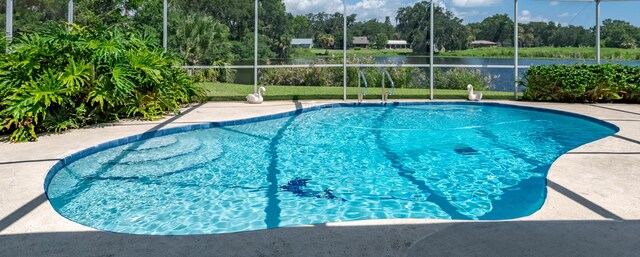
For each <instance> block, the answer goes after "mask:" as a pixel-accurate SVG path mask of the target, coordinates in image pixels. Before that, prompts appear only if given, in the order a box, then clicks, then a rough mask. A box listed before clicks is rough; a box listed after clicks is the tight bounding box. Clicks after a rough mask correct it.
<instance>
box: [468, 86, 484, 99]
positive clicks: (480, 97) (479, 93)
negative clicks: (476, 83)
mask: <svg viewBox="0 0 640 257" xmlns="http://www.w3.org/2000/svg"><path fill="white" fill-rule="evenodd" d="M467 91H469V101H480V100H482V92H478V93H477V94H474V93H473V86H472V85H467Z"/></svg>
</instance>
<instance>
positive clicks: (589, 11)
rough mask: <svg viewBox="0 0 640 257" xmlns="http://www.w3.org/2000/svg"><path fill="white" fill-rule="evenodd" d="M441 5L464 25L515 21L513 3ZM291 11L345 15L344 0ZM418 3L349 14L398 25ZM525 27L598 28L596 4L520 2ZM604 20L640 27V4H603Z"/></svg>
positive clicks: (372, 0) (290, 3) (393, 0)
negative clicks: (403, 12)
mask: <svg viewBox="0 0 640 257" xmlns="http://www.w3.org/2000/svg"><path fill="white" fill-rule="evenodd" d="M435 1H436V2H437V3H438V5H440V6H443V7H445V8H446V9H447V10H449V11H451V12H453V13H454V14H455V15H456V16H457V17H459V18H462V19H463V20H464V23H465V24H467V23H471V22H479V21H482V20H483V19H484V18H486V17H489V16H492V15H494V14H504V13H506V14H509V16H510V17H512V18H513V1H512V0H435ZM284 2H285V4H286V6H287V11H288V12H290V13H293V14H306V13H310V12H312V13H316V12H321V11H324V12H327V13H334V12H342V10H343V5H342V0H284ZM416 2H418V1H417V0H347V5H348V7H347V8H348V9H347V12H348V13H349V14H353V13H355V14H357V19H358V20H369V19H373V18H377V19H378V20H380V21H384V18H385V17H386V16H390V17H391V20H392V21H394V19H395V14H396V11H397V10H398V8H400V7H407V6H412V5H413V4H414V3H416ZM518 5H519V7H518V9H519V12H518V13H519V16H520V17H519V19H518V21H519V22H521V23H528V22H532V21H553V22H556V23H560V24H563V25H569V24H570V25H580V26H585V27H592V26H594V25H595V22H596V21H595V19H596V15H595V9H596V7H595V3H594V2H555V1H549V0H519V1H518ZM600 7H601V12H600V16H601V19H602V20H604V19H619V20H625V21H628V22H630V23H631V24H633V25H635V26H638V27H640V15H638V13H640V1H620V0H618V1H616V2H603V3H601V5H600Z"/></svg>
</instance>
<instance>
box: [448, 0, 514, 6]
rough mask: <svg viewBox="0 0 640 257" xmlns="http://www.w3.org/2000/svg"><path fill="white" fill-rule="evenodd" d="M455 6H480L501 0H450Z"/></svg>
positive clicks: (500, 0) (497, 2)
mask: <svg viewBox="0 0 640 257" xmlns="http://www.w3.org/2000/svg"><path fill="white" fill-rule="evenodd" d="M451 2H453V6H456V7H480V6H490V5H494V4H499V3H501V2H502V0H452V1H451Z"/></svg>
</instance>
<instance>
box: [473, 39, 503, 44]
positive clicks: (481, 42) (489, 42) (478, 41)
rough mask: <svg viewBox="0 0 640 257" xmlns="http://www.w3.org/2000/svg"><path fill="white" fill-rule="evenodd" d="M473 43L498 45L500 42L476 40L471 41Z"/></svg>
mask: <svg viewBox="0 0 640 257" xmlns="http://www.w3.org/2000/svg"><path fill="white" fill-rule="evenodd" d="M471 44H472V45H498V43H496V42H491V41H487V40H474V41H471Z"/></svg>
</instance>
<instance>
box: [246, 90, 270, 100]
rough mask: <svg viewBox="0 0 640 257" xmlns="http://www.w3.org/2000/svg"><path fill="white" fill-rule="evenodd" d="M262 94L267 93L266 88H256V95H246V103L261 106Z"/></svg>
mask: <svg viewBox="0 0 640 257" xmlns="http://www.w3.org/2000/svg"><path fill="white" fill-rule="evenodd" d="M264 92H267V89H266V88H264V87H260V88H258V93H257V94H249V95H247V102H249V103H250V104H261V103H262V102H263V101H264V99H263V98H262V94H264Z"/></svg>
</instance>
